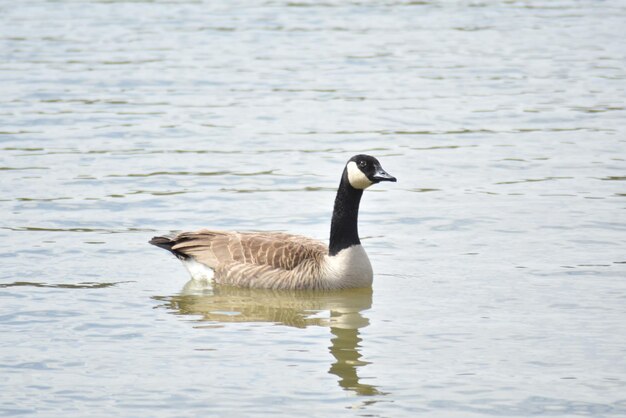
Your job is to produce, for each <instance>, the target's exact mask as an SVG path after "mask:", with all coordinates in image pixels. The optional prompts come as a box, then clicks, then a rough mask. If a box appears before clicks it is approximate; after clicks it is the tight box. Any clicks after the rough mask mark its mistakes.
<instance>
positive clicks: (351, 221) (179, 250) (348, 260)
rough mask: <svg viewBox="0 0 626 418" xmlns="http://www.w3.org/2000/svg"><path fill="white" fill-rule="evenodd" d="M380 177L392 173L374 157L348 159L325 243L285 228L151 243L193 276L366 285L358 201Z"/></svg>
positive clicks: (240, 283)
mask: <svg viewBox="0 0 626 418" xmlns="http://www.w3.org/2000/svg"><path fill="white" fill-rule="evenodd" d="M381 181H391V182H395V181H396V178H395V177H393V176H391V175H390V174H389V173H387V172H386V171H385V170H383V168H382V167H381V165H380V163H379V162H378V160H377V159H376V158H374V157H372V156H370V155H365V154H359V155H355V156H353V157H352V158H350V159H349V160H348V162H347V163H346V165H345V167H344V170H343V173H342V175H341V181H340V182H339V188H338V189H337V195H336V197H335V205H334V209H333V216H332V220H331V226H330V241H329V245H328V246H326V245H325V244H324V243H323V242H321V241H318V240H315V239H312V238H308V237H304V236H300V235H292V234H287V233H283V232H237V231H216V230H209V229H201V230H199V231H193V232H181V233H175V234H170V235H162V236H156V237H154V238H152V239H151V240H150V244H153V245H156V246H157V247H161V248H164V249H166V250H168V251H170V252H171V253H172V254H174V255H175V256H176V257H177V258H178V259H180V260H181V261H182V262H183V264H184V266H185V267H186V268H187V271H188V272H189V274H190V275H191V278H192V280H199V281H209V280H212V281H213V282H214V283H217V284H218V285H220V284H223V285H230V286H236V287H245V288H265V289H281V290H282V289H284V290H299V289H314V290H335V289H346V288H362V287H369V286H371V285H372V280H373V271H372V265H371V264H370V261H369V258H368V257H367V254H366V253H365V250H364V249H363V247H362V246H361V241H360V240H359V231H358V215H359V203H360V202H361V196H362V195H363V190H365V189H367V188H368V187H370V186H371V185H373V184H376V183H379V182H381Z"/></svg>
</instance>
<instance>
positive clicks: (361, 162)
mask: <svg viewBox="0 0 626 418" xmlns="http://www.w3.org/2000/svg"><path fill="white" fill-rule="evenodd" d="M366 165H367V162H365V161H364V160H361V161H359V167H365V166H366Z"/></svg>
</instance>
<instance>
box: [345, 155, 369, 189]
mask: <svg viewBox="0 0 626 418" xmlns="http://www.w3.org/2000/svg"><path fill="white" fill-rule="evenodd" d="M348 181H349V182H350V185H351V186H352V187H354V188H355V189H367V188H368V187H370V186H371V185H372V184H374V183H372V182H371V181H370V179H368V178H367V176H366V175H365V174H363V172H362V171H361V170H360V169H359V167H357V165H356V163H355V162H354V161H350V162H349V163H348Z"/></svg>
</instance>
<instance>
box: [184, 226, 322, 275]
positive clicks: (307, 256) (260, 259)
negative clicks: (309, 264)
mask: <svg viewBox="0 0 626 418" xmlns="http://www.w3.org/2000/svg"><path fill="white" fill-rule="evenodd" d="M172 241H174V242H175V244H174V245H173V246H172V250H174V251H176V252H179V253H182V254H185V255H189V256H192V257H194V258H195V259H196V260H197V261H198V262H200V263H203V264H206V265H207V266H209V267H212V268H216V267H217V266H219V265H224V264H230V263H233V262H234V263H245V264H254V265H258V266H269V267H272V268H281V269H285V270H292V269H294V268H295V267H296V266H298V265H299V264H301V263H302V262H303V261H305V260H313V259H319V258H321V257H323V256H324V255H325V254H327V253H328V248H327V247H326V245H324V244H323V243H321V242H319V241H317V240H314V239H311V238H307V237H303V236H299V235H291V234H285V233H282V232H225V231H210V230H200V231H196V232H183V233H181V234H179V235H177V236H176V237H174V238H173V239H172Z"/></svg>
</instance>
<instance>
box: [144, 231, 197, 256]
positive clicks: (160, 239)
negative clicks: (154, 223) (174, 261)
mask: <svg viewBox="0 0 626 418" xmlns="http://www.w3.org/2000/svg"><path fill="white" fill-rule="evenodd" d="M148 242H149V243H150V244H152V245H156V246H157V247H159V248H163V249H164V250H167V251H169V252H171V253H172V254H174V255H175V256H176V258H178V259H180V260H187V259H188V258H189V256H188V255H186V254H183V253H181V252H179V251H176V250H174V249H172V247H173V246H174V245H176V235H161V236H157V237H152V239H151V240H150V241H148Z"/></svg>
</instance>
